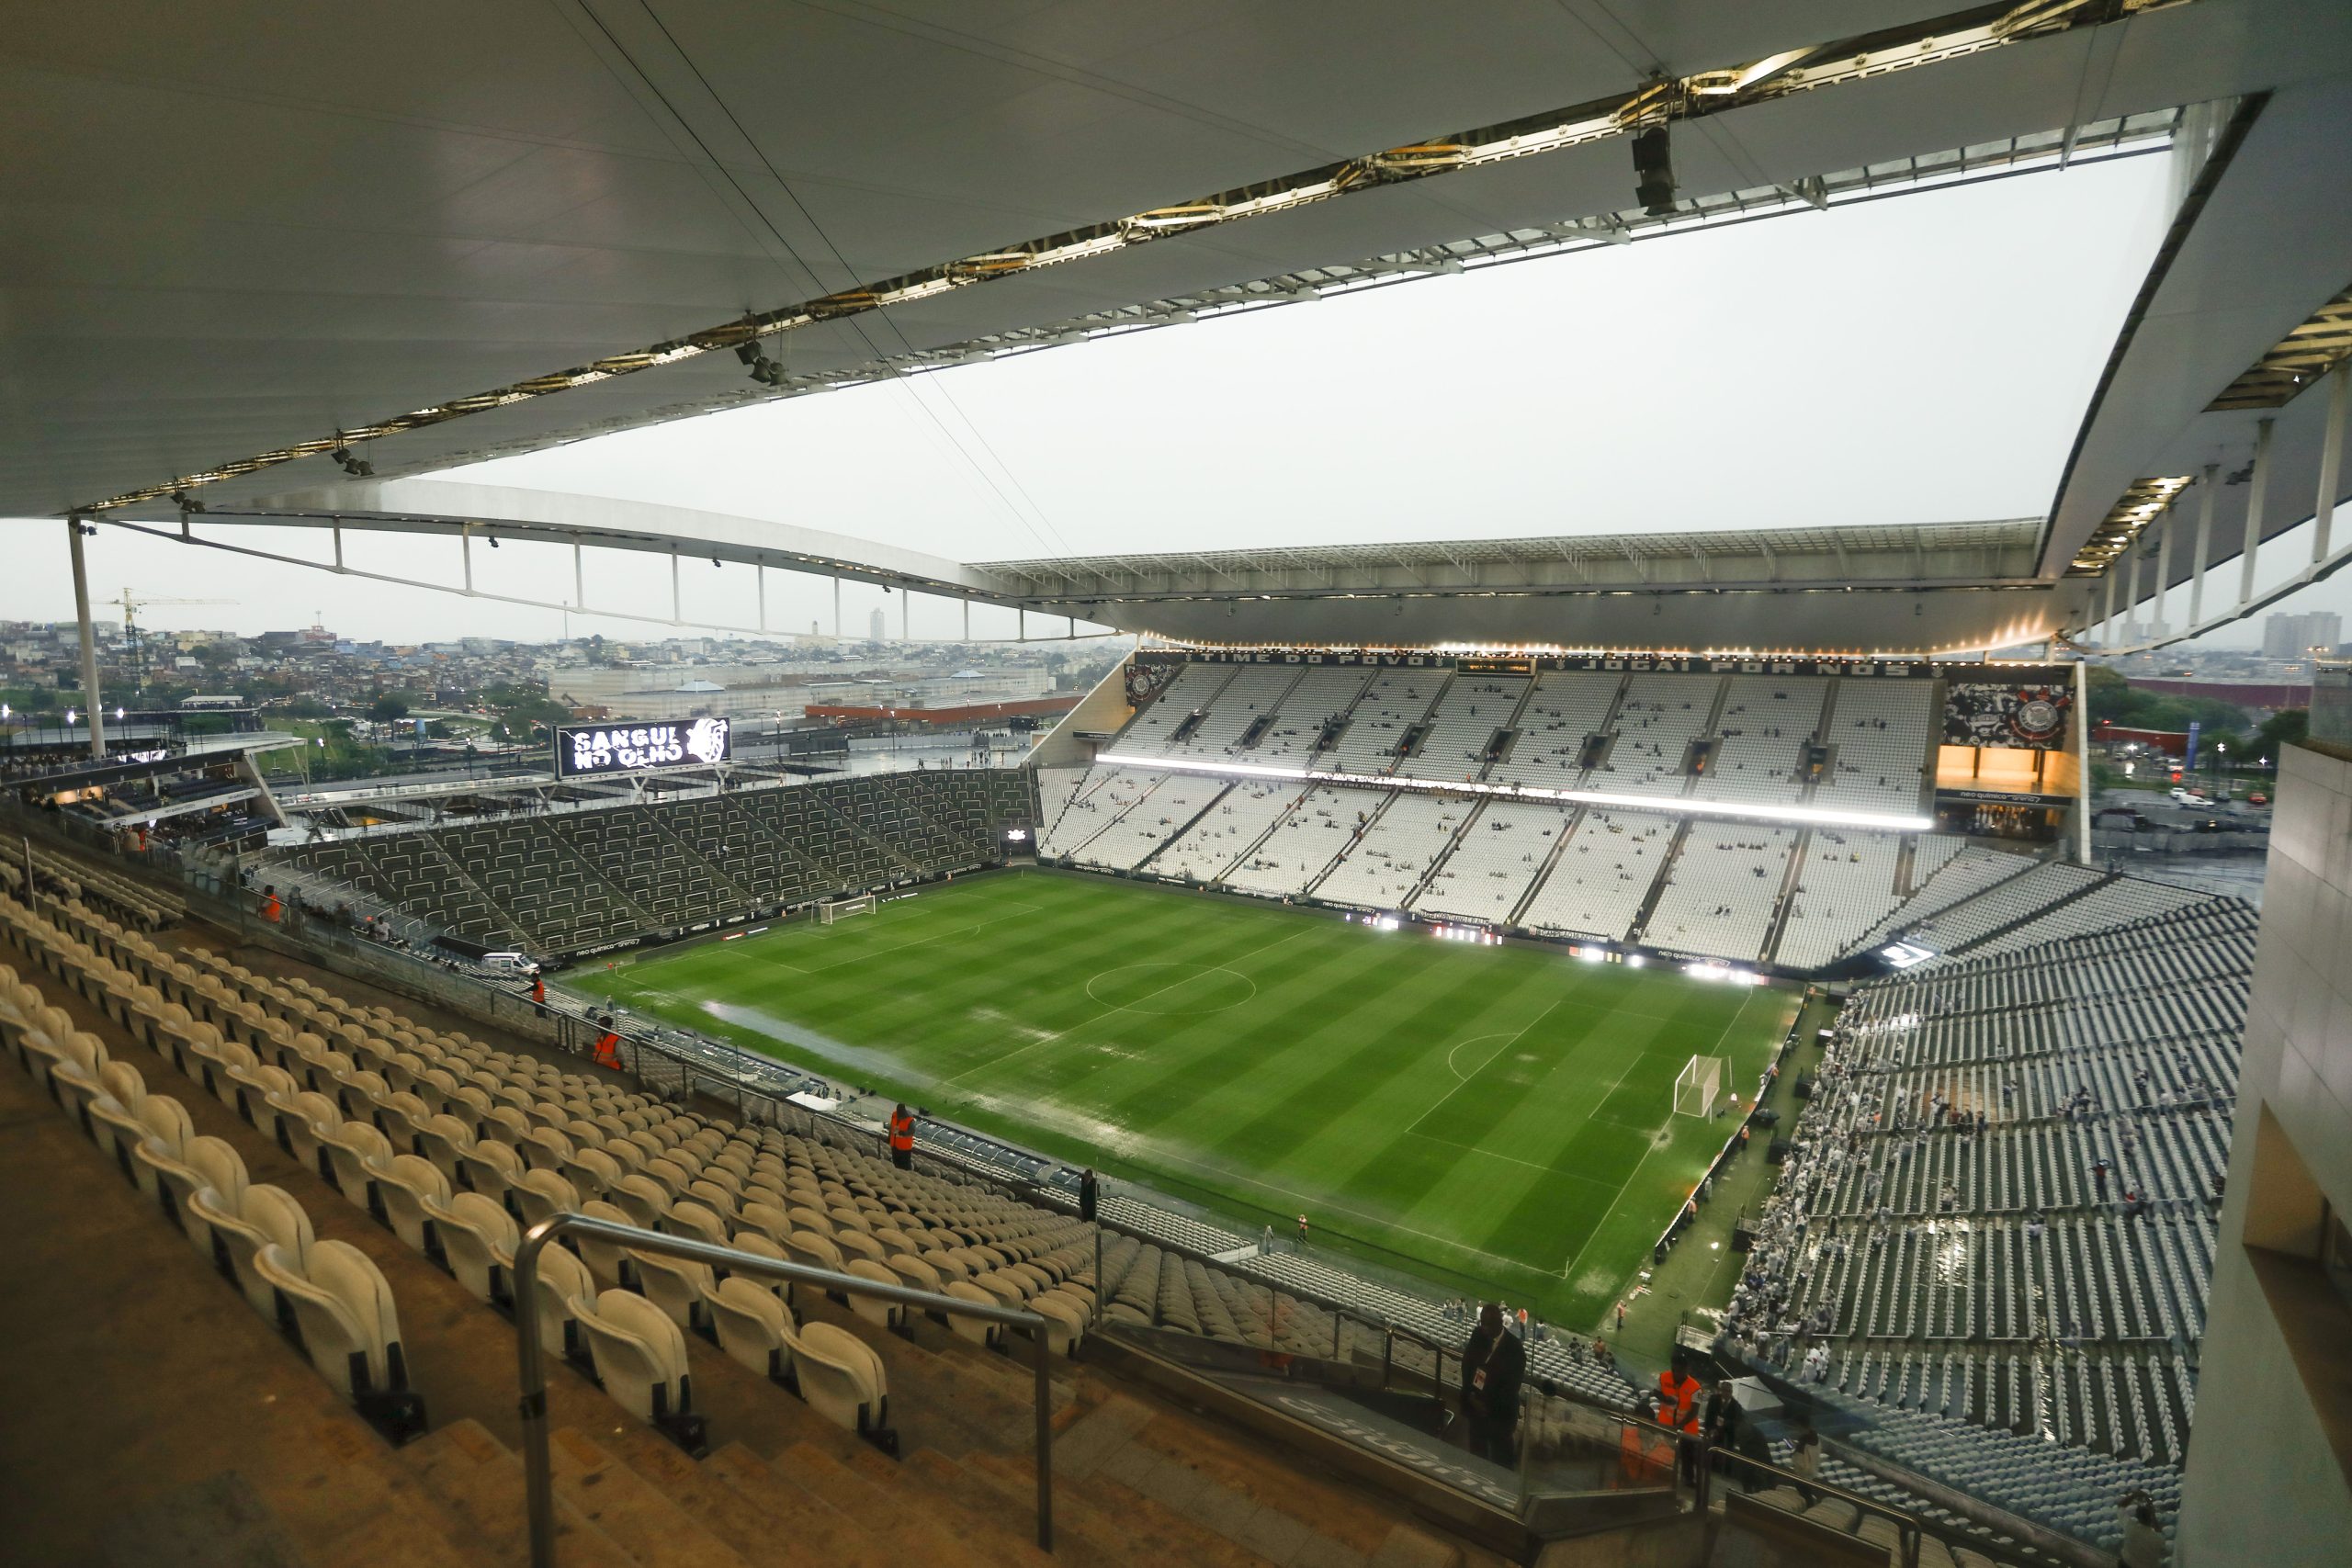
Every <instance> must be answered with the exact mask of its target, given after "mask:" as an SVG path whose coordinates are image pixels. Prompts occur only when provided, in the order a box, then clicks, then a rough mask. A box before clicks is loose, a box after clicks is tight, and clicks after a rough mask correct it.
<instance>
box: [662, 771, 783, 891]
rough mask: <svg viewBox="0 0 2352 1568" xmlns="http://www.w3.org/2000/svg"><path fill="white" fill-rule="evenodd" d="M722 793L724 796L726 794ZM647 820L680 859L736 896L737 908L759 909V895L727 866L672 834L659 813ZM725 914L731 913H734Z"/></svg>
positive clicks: (716, 796)
mask: <svg viewBox="0 0 2352 1568" xmlns="http://www.w3.org/2000/svg"><path fill="white" fill-rule="evenodd" d="M721 793H722V795H723V793H724V792H721ZM712 798H713V799H717V798H720V796H718V795H714V796H713V797H712ZM645 819H646V821H647V823H648V824H649V825H650V827H651V828H652V829H653V830H654V832H656V833H658V834H659V835H661V837H662V839H663V840H665V841H667V842H668V843H669V844H670V845H671V847H672V848H673V849H675V850H676V851H677V852H678V856H679V858H680V859H682V860H684V861H685V862H687V863H690V864H692V865H695V866H698V867H700V868H701V870H702V871H703V873H704V874H705V875H707V876H708V877H709V878H710V880H711V881H713V882H714V883H717V884H718V886H721V887H724V888H726V889H727V890H728V892H729V893H731V894H732V895H734V897H735V908H737V909H750V908H755V907H757V905H758V904H759V902H760V898H759V895H758V894H756V893H754V892H752V889H751V888H749V887H747V886H744V885H743V884H742V883H741V882H739V881H737V880H736V879H735V878H734V877H733V876H731V875H729V874H728V871H727V867H726V865H725V864H724V863H722V862H720V861H719V860H718V859H717V858H716V857H714V856H711V855H707V854H705V853H703V852H702V851H700V850H698V849H696V848H695V846H694V845H693V844H690V843H688V842H687V841H686V840H684V839H682V838H680V837H679V836H678V835H677V834H676V833H673V832H672V831H671V830H670V827H669V825H668V824H667V823H665V822H663V821H662V813H660V812H658V811H651V812H648V813H647V814H646V818H645ZM711 912H712V913H714V914H717V913H720V912H722V911H718V910H713V911H711ZM725 912H730V913H731V912H732V911H725Z"/></svg>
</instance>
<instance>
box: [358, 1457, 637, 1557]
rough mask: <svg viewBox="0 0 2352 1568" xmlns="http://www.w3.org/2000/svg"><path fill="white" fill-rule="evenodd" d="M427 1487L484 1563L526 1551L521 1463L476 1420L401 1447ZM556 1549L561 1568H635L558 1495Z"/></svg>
mask: <svg viewBox="0 0 2352 1568" xmlns="http://www.w3.org/2000/svg"><path fill="white" fill-rule="evenodd" d="M401 1462H402V1463H404V1464H406V1465H407V1466H408V1467H409V1468H410V1470H411V1471H412V1472H413V1473H414V1474H415V1476H416V1478H417V1479H418V1480H419V1481H420V1482H422V1483H424V1489H425V1491H426V1492H427V1493H428V1494H430V1495H432V1496H433V1497H434V1499H435V1501H437V1502H438V1503H439V1504H440V1505H441V1506H443V1507H445V1508H447V1510H448V1512H449V1513H450V1514H451V1515H452V1516H454V1517H456V1519H457V1520H458V1525H459V1526H460V1528H461V1529H462V1530H463V1531H464V1534H465V1538H466V1539H467V1540H469V1541H474V1542H478V1543H480V1548H481V1550H480V1551H479V1553H476V1554H474V1555H476V1556H477V1558H478V1560H479V1561H481V1562H525V1561H527V1560H528V1558H529V1556H530V1519H529V1514H528V1509H527V1507H526V1500H525V1497H524V1490H523V1461H521V1460H520V1459H518V1458H516V1457H515V1454H514V1453H513V1452H511V1451H510V1450H508V1449H507V1447H506V1445H505V1444H503V1443H502V1442H500V1441H499V1440H498V1439H497V1438H494V1437H492V1436H491V1434H490V1432H489V1430H488V1429H487V1428H486V1427H483V1426H482V1425H481V1422H479V1421H458V1422H455V1423H453V1424H451V1425H449V1426H447V1427H442V1428H441V1429H440V1430H439V1431H437V1432H430V1433H427V1434H426V1435H425V1436H424V1437H422V1438H418V1439H417V1440H416V1441H415V1442H413V1443H411V1444H409V1445H408V1447H406V1448H404V1449H402V1450H401ZM555 1530H556V1553H557V1555H558V1556H559V1557H560V1559H561V1560H562V1562H564V1564H565V1568H637V1560H636V1559H635V1558H634V1557H632V1556H630V1555H629V1553H628V1552H627V1551H624V1550H622V1548H621V1547H620V1546H619V1544H618V1543H616V1541H615V1540H613V1539H612V1538H611V1537H610V1536H608V1535H606V1534H605V1532H604V1531H603V1530H601V1529H597V1528H596V1526H595V1525H594V1524H593V1523H591V1522H590V1521H589V1520H588V1518H587V1517H585V1516H584V1515H582V1513H581V1511H580V1510H579V1508H577V1507H576V1506H573V1504H572V1503H571V1500H570V1499H569V1498H567V1497H565V1496H563V1495H560V1494H559V1495H558V1496H557V1498H556V1509H555Z"/></svg>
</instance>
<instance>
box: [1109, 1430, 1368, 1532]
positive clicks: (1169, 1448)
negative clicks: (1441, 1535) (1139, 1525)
mask: <svg viewBox="0 0 2352 1568" xmlns="http://www.w3.org/2000/svg"><path fill="white" fill-rule="evenodd" d="M1133 1441H1134V1445H1135V1446H1136V1448H1138V1449H1141V1450H1146V1451H1147V1452H1149V1453H1152V1454H1156V1455H1158V1456H1159V1459H1160V1461H1161V1464H1162V1465H1163V1466H1165V1465H1170V1464H1173V1465H1181V1466H1182V1467H1183V1468H1184V1469H1185V1470H1188V1471H1190V1472H1193V1474H1195V1475H1197V1476H1199V1477H1200V1478H1201V1479H1202V1480H1203V1481H1204V1482H1205V1483H1206V1485H1205V1486H1204V1488H1203V1490H1202V1494H1201V1501H1200V1503H1199V1505H1198V1506H1200V1507H1201V1508H1203V1509H1204V1510H1213V1512H1214V1516H1215V1518H1216V1521H1217V1522H1218V1528H1223V1526H1224V1525H1226V1524H1228V1523H1229V1524H1232V1525H1233V1526H1234V1528H1235V1529H1238V1530H1239V1531H1240V1532H1241V1533H1240V1534H1239V1535H1238V1536H1237V1538H1236V1539H1238V1540H1243V1541H1244V1542H1245V1543H1246V1542H1250V1541H1253V1540H1265V1541H1269V1542H1278V1541H1281V1540H1285V1539H1288V1538H1289V1537H1290V1536H1292V1535H1293V1534H1294V1533H1295V1531H1294V1530H1293V1529H1291V1528H1290V1526H1292V1525H1295V1527H1296V1529H1299V1530H1305V1531H1307V1532H1309V1533H1311V1534H1313V1535H1317V1536H1320V1537H1322V1538H1323V1539H1324V1540H1327V1541H1328V1542H1329V1543H1330V1544H1331V1545H1333V1546H1335V1547H1338V1548H1341V1549H1344V1551H1346V1552H1349V1553H1352V1554H1354V1556H1355V1560H1357V1561H1362V1560H1363V1558H1368V1557H1369V1556H1370V1555H1371V1554H1372V1553H1373V1552H1374V1551H1379V1550H1380V1549H1381V1547H1382V1546H1383V1544H1384V1543H1385V1540H1386V1539H1387V1536H1388V1532H1389V1529H1390V1527H1391V1526H1392V1525H1393V1523H1394V1522H1395V1521H1394V1520H1393V1519H1392V1518H1390V1517H1385V1516H1384V1515H1382V1514H1380V1513H1378V1512H1375V1511H1374V1509H1373V1508H1371V1507H1370V1506H1367V1499H1366V1498H1365V1497H1364V1495H1363V1494H1362V1493H1360V1492H1357V1491H1354V1490H1352V1489H1350V1488H1345V1487H1342V1486H1339V1485H1335V1484H1332V1483H1328V1482H1324V1481H1321V1480H1318V1479H1317V1478H1316V1477H1314V1476H1311V1475H1306V1474H1302V1473H1300V1472H1298V1471H1297V1470H1295V1469H1292V1468H1287V1467H1286V1468H1284V1469H1283V1470H1282V1471H1280V1472H1274V1471H1271V1470H1269V1468H1268V1467H1267V1465H1266V1463H1265V1461H1264V1459H1263V1457H1262V1450H1260V1449H1257V1448H1253V1447H1251V1446H1250V1445H1249V1444H1248V1443H1246V1442H1244V1441H1243V1440H1241V1439H1240V1438H1238V1437H1233V1436H1228V1435H1227V1433H1225V1432H1222V1431H1219V1430H1216V1429H1215V1428H1212V1427H1208V1426H1206V1425H1205V1424H1204V1423H1202V1422H1199V1421H1195V1420H1193V1419H1191V1418H1190V1417H1187V1416H1179V1415H1175V1414H1172V1413H1163V1414H1161V1415H1160V1416H1159V1417H1158V1418H1157V1419H1155V1420H1153V1421H1151V1422H1149V1423H1148V1424H1146V1425H1145V1426H1144V1427H1142V1428H1140V1429H1139V1430H1138V1431H1137V1432H1136V1435H1135V1438H1134V1439H1133ZM1161 1484H1165V1485H1176V1484H1181V1483H1180V1482H1179V1481H1177V1480H1176V1479H1175V1478H1167V1479H1164V1480H1163V1481H1162V1482H1161ZM1249 1507H1255V1508H1257V1509H1259V1510H1261V1512H1267V1513H1272V1514H1274V1515H1277V1516H1280V1517H1272V1518H1266V1517H1260V1518H1249V1517H1245V1511H1246V1509H1247V1508H1249ZM1195 1517H1200V1516H1197V1515H1196V1516H1195ZM1285 1521H1287V1523H1286V1522H1285ZM1334 1560H1335V1561H1336V1560H1337V1559H1334Z"/></svg>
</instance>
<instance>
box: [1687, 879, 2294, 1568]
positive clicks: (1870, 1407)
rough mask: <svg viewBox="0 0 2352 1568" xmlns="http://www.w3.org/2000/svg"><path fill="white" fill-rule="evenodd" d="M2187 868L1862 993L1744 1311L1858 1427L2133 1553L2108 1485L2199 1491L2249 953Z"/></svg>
mask: <svg viewBox="0 0 2352 1568" xmlns="http://www.w3.org/2000/svg"><path fill="white" fill-rule="evenodd" d="M1954 863H1958V862H1957V861H1955V862H1954ZM2064 869H2066V868H2057V867H2042V868H2040V869H2039V870H2037V871H2035V872H2032V873H2029V874H2027V875H2026V876H2021V877H2016V878H2013V879H2011V881H2009V882H2007V883H2004V884H2001V885H1999V886H2001V887H2003V888H2013V889H2014V892H2012V893H2011V895H2010V897H2008V898H2007V899H2005V900H2003V901H2002V903H2001V905H2000V908H2001V911H2002V912H2004V913H2007V911H2009V910H2010V909H2013V908H2017V907H2018V902H2019V901H2020V900H2021V899H2023V898H2025V897H2028V896H2029V895H2030V896H2035V897H2040V898H2041V899H2042V900H2043V904H2044V907H2047V905H2048V903H2049V901H2050V900H2052V899H2064V898H2066V897H2068V895H2069V893H2070V892H2072V891H2074V890H2075V879H2073V878H2068V877H2055V878H2053V877H2051V876H2048V875H2046V874H2044V873H2047V872H2050V871H2052V870H2064ZM2109 886H2112V885H2109ZM2102 891H2104V889H2102ZM2176 892H2177V890H2173V889H2160V888H2159V887H2158V885H2153V884H2142V885H2139V887H2138V889H2137V891H2136V892H2134V893H2131V894H2125V895H2120V896H2118V897H2115V898H2113V899H2110V900H2107V901H2103V902H2102V903H2101V904H2100V905H2098V906H2095V907H2094V908H2089V909H2082V908H2081V906H2082V905H2083V904H2084V903H2086V901H2087V900H2086V898H2085V897H2074V898H2072V899H2071V901H2069V902H2064V903H2062V904H2060V905H2059V906H2058V909H2057V910H2056V911H2053V912H2064V911H2079V918H2080V919H2084V920H2086V921H2087V920H2092V919H2099V918H2101V917H2103V916H2112V915H2117V914H2125V915H2129V914H2135V913H2136V914H2139V917H2140V918H2138V919H2124V920H2122V921H2121V922H2120V923H2116V922H2113V921H2110V922H2109V923H2108V924H2106V925H2105V926H2103V927H2102V928H2101V929H2098V930H2095V931H2069V932H2068V933H2067V934H2064V935H2060V936H2057V937H2055V938H2054V939H2052V940H2043V941H2041V942H2033V943H2030V944H2025V945H2018V946H2016V947H2007V946H2003V947H2001V948H2000V949H1999V950H1998V951H1985V950H1980V952H1979V953H1976V954H1973V955H1961V956H1957V957H1953V958H1950V959H1948V960H1947V961H1946V962H1944V963H1942V964H1938V965H1933V966H1922V967H1921V968H1919V969H1915V970H1912V971H1908V972H1905V973H1904V974H1902V975H1900V976H1892V977H1889V978H1887V979H1884V980H1881V981H1876V982H1872V983H1869V984H1866V985H1864V986H1862V987H1860V988H1859V989H1858V990H1857V991H1856V992H1855V994H1854V996H1853V998H1852V999H1851V1000H1850V1002H1849V1005H1848V1007H1847V1009H1846V1010H1845V1011H1844V1013H1843V1015H1842V1016H1841V1018H1840V1020H1839V1021H1838V1026H1837V1029H1836V1032H1835V1038H1834V1039H1833V1041H1832V1043H1831V1045H1830V1048H1829V1052H1828V1056H1827V1060H1826V1065H1825V1066H1824V1068H1823V1070H1822V1073H1821V1075H1820V1079H1819V1082H1818V1084H1817V1086H1816V1087H1815V1090H1814V1093H1813V1097H1812V1100H1810V1102H1809V1103H1808V1105H1807V1107H1806V1109H1805V1111H1804V1114H1803V1115H1802V1116H1801V1117H1800V1119H1799V1122H1798V1123H1797V1126H1796V1128H1795V1129H1794V1145H1793V1148H1792V1157H1791V1162H1790V1164H1789V1165H1788V1166H1787V1167H1786V1168H1784V1174H1783V1176H1782V1179H1781V1183H1780V1186H1779V1189H1778V1190H1777V1192H1776V1193H1775V1195H1774V1196H1773V1198H1772V1199H1771V1200H1770V1201H1769V1203H1768V1206H1767V1210H1766V1213H1765V1215H1764V1216H1763V1221H1762V1224H1761V1225H1760V1227H1759V1231H1758V1245H1757V1247H1756V1249H1755V1250H1754V1251H1753V1252H1751V1254H1750V1255H1749V1259H1748V1262H1747V1267H1746V1269H1745V1271H1744V1276H1743V1283H1742V1286H1741V1289H1740V1291H1739V1292H1738V1294H1737V1295H1736V1296H1735V1299H1734V1302H1733V1305H1732V1309H1731V1311H1730V1313H1729V1314H1727V1316H1726V1318H1725V1342H1726V1343H1727V1344H1728V1345H1730V1346H1731V1347H1733V1348H1736V1350H1737V1351H1738V1352H1739V1353H1741V1354H1742V1355H1744V1356H1747V1357H1748V1358H1749V1359H1752V1360H1753V1362H1754V1363H1755V1364H1756V1365H1758V1366H1760V1367H1763V1368H1766V1369H1768V1370H1772V1371H1776V1372H1777V1373H1778V1374H1780V1375H1783V1376H1785V1377H1787V1378H1788V1379H1789V1381H1790V1384H1791V1386H1792V1388H1793V1389H1794V1390H1795V1391H1796V1392H1797V1393H1801V1394H1804V1395H1805V1396H1808V1397H1815V1398H1820V1399H1824V1400H1826V1401H1827V1402H1828V1403H1830V1404H1834V1405H1836V1406H1838V1408H1839V1409H1841V1410H1844V1411H1847V1412H1848V1413H1849V1414H1850V1415H1851V1416H1853V1417H1854V1418H1856V1419H1859V1420H1860V1421H1861V1422H1863V1423H1864V1425H1863V1427H1862V1428H1861V1429H1860V1431H1857V1432H1855V1433H1853V1434H1852V1435H1851V1436H1850V1438H1849V1440H1850V1441H1851V1442H1853V1443H1854V1444H1855V1445H1856V1446H1858V1447H1860V1448H1862V1449H1865V1450H1870V1451H1871V1452H1874V1453H1877V1454H1880V1455H1882V1456H1883V1457H1885V1458H1887V1459H1890V1460H1893V1461H1896V1462H1899V1463H1901V1464H1904V1465H1906V1466H1910V1467H1913V1468H1916V1469H1917V1470H1919V1471H1921V1472H1924V1473H1927V1474H1929V1475H1932V1476H1935V1477H1936V1478H1938V1479H1939V1480H1941V1481H1944V1482H1946V1483H1949V1484H1951V1485H1952V1486H1954V1487H1956V1488H1958V1489H1960V1490H1962V1491H1963V1492H1967V1493H1970V1494H1972V1495H1976V1496H1980V1497H1983V1498H1985V1499H1987V1500H1989V1501H1992V1502H1994V1503H1995V1504H1996V1505H1997V1506H2000V1507H2003V1508H2005V1509H2007V1510H2009V1511H2011V1512H2013V1513H2015V1514H2018V1515H2019V1516H2021V1517H2026V1518H2029V1519H2032V1520H2035V1521H2037V1522H2040V1523H2042V1524H2045V1525H2047V1526H2049V1527H2050V1528H2052V1529H2059V1530H2062V1531H2064V1532H2065V1533H2066V1534H2068V1535H2071V1536H2074V1537H2075V1538H2076V1539H2079V1540H2085V1541H2088V1542H2091V1543H2093V1544H2094V1545H2095V1546H2098V1547H2099V1548H2100V1549H2102V1550H2108V1551H2112V1550H2113V1549H2114V1547H2115V1544H2116V1541H2117V1540H2118V1539H2119V1537H2118V1534H2117V1526H2116V1522H2115V1519H2114V1517H2113V1510H2112V1507H2111V1505H2110V1503H2109V1499H2111V1498H2112V1497H2114V1496H2116V1495H2120V1494H2122V1493H2124V1492H2126V1491H2128V1490H2131V1489H2132V1488H2135V1487H2136V1488H2143V1489H2145V1490H2147V1491H2148V1492H2149V1493H2150V1494H2151V1495H2152V1496H2154V1498H2155V1499H2156V1501H2157V1504H2158V1506H2159V1508H2160V1510H2162V1511H2163V1512H2164V1513H2165V1514H2166V1515H2167V1516H2168V1515H2169V1514H2170V1512H2171V1510H2172V1509H2173V1507H2174V1506H2176V1505H2177V1500H2178V1496H2179V1475H2178V1467H2179V1465H2180V1464H2181V1462H2182V1461H2183V1458H2184V1456H2185V1454H2186V1447H2187V1441H2188V1430H2189V1423H2190V1418H2191V1416H2192V1415H2193V1414H2194V1410H2195V1403H2196V1391H2195V1379H2196V1347H2197V1341H2198V1339H2199V1337H2200V1336H2201V1334H2202V1331H2203V1325H2204V1314H2205V1302H2206V1298H2207V1294H2208V1292H2209V1287H2210V1280H2211V1270H2212V1266H2213V1261H2214V1246H2215V1232H2214V1221H2213V1210H2214V1208H2215V1206H2216V1205H2217V1201H2218V1200H2217V1196H2216V1194H2217V1190H2218V1185H2219V1182H2220V1179H2221V1178H2222V1173H2223V1170H2224V1168H2225V1167H2226V1164H2227V1157H2228V1148H2229V1142H2230V1127H2231V1116H2232V1112H2233V1103H2234V1099H2235V1085H2236V1080H2237V1065H2238V1056H2239V1043H2238V1041H2239V1030H2240V1028H2241V1027H2242V1024H2243V1021H2244V1014H2245V1003H2246V996H2247V989H2248V982H2249V979H2250V975H2251V970H2252V964H2253V953H2254V942H2253V932H2254V927H2255V919H2254V915H2253V912H2252V911H2251V910H2250V909H2248V908H2246V907H2245V905H2244V904H2242V903H2240V902H2238V901H2237V900H2235V899H2230V898H2204V899H2200V900H2197V901H2195V902H2189V903H2180V902H2176V901H2175V900H2174V899H2173V897H2172V895H2173V894H2174V893H2176ZM2151 907H2154V909H2155V912H2154V913H2144V912H2143V911H2144V910H2146V909H2147V908H2151ZM2045 918H2046V917H2045ZM2036 923H2038V922H2036ZM2016 929H2017V930H2018V931H2023V930H2025V929H2027V928H2026V927H2024V926H2019V927H2018V928H2016ZM1986 945H1987V948H1988V949H1989V948H1990V947H1991V946H1992V944H1990V943H1988V944H1986Z"/></svg>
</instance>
